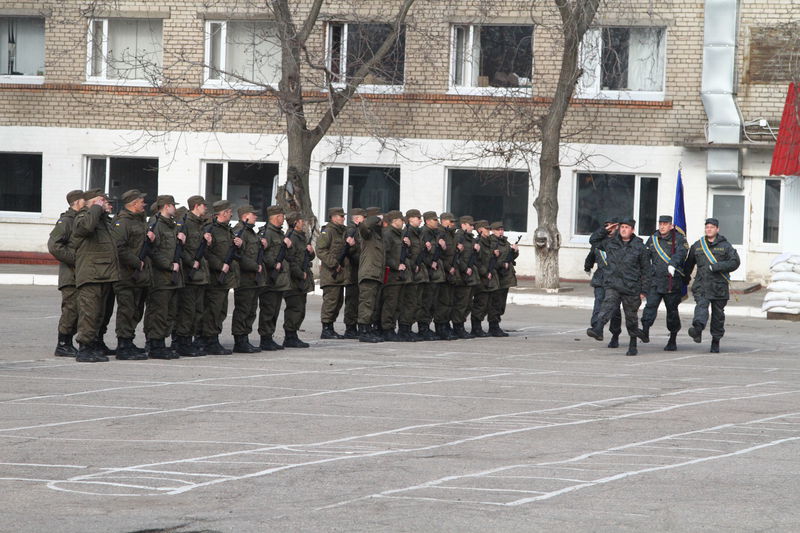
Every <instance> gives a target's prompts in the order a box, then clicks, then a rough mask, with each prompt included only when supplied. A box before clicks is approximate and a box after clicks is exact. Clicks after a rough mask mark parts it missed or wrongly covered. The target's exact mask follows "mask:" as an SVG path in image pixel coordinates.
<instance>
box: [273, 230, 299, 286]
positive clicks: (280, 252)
mask: <svg viewBox="0 0 800 533" xmlns="http://www.w3.org/2000/svg"><path fill="white" fill-rule="evenodd" d="M293 233H294V226H289V231H287V232H286V235H284V236H283V238H284V239H290V238H291V237H292V234H293ZM286 250H287V248H286V242H284V241H281V247H280V249H279V250H278V256H277V257H276V258H275V266H277V265H280V264H281V263H283V260H284V259H286ZM280 274H281V271H280V270H278V269H276V268H273V269H272V270H271V271H270V273H269V277H270V278H271V279H272V281H275V280H277V279H278V276H280Z"/></svg>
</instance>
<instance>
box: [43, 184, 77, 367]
mask: <svg viewBox="0 0 800 533" xmlns="http://www.w3.org/2000/svg"><path fill="white" fill-rule="evenodd" d="M85 203H86V200H84V198H83V191H81V190H74V191H70V192H68V193H67V205H69V207H68V208H67V210H66V211H64V212H63V213H61V216H59V217H58V222H56V225H55V226H54V227H53V229H52V231H50V238H49V239H48V240H47V250H48V251H49V252H50V254H51V255H52V256H53V257H55V258H56V259H58V290H59V291H60V292H61V317H60V318H59V320H58V344H56V349H55V355H57V356H59V357H75V355H76V354H77V350H76V349H75V346H73V344H72V337H73V335H75V333H76V332H77V331H78V289H76V288H75V250H74V249H73V248H71V247H70V245H69V243H70V236H71V235H72V226H73V224H74V223H75V217H76V216H77V215H78V212H79V211H80V210H81V209H82V208H83V205H84V204H85Z"/></svg>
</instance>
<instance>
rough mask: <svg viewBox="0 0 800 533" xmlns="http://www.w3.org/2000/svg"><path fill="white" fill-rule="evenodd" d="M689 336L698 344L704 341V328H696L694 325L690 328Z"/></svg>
mask: <svg viewBox="0 0 800 533" xmlns="http://www.w3.org/2000/svg"><path fill="white" fill-rule="evenodd" d="M689 336H690V337H691V338H692V340H693V341H694V342H696V343H698V344H700V343H701V342H703V330H701V329H699V328H696V327H694V326H692V327H690V328H689Z"/></svg>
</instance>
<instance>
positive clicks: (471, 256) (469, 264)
mask: <svg viewBox="0 0 800 533" xmlns="http://www.w3.org/2000/svg"><path fill="white" fill-rule="evenodd" d="M464 243H466V238H464ZM471 250H472V252H471V253H470V254H469V259H467V268H471V269H472V270H473V272H474V271H475V259H476V257H475V254H477V253H478V252H477V251H476V250H475V243H474V242H473V243H472V246H471Z"/></svg>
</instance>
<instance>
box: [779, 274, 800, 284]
mask: <svg viewBox="0 0 800 533" xmlns="http://www.w3.org/2000/svg"><path fill="white" fill-rule="evenodd" d="M772 281H793V282H795V283H800V274H798V273H796V272H775V273H774V274H773V275H772Z"/></svg>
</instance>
